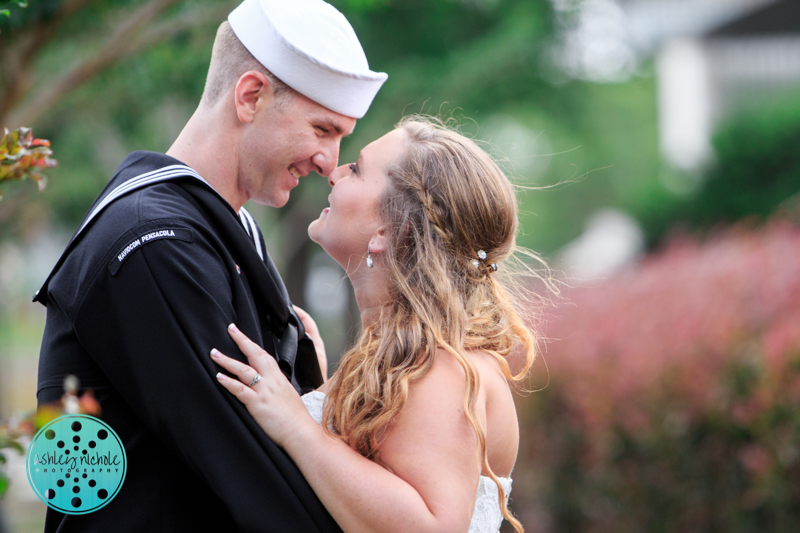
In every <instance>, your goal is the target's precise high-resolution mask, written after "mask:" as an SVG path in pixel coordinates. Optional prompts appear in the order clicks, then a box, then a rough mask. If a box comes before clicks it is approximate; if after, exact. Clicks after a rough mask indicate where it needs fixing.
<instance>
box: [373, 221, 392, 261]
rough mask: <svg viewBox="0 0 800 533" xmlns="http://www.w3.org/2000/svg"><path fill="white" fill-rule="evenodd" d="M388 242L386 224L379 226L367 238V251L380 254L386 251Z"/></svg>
mask: <svg viewBox="0 0 800 533" xmlns="http://www.w3.org/2000/svg"><path fill="white" fill-rule="evenodd" d="M388 244H389V242H388V237H387V235H386V226H381V227H379V228H378V229H377V231H375V234H374V235H373V236H372V238H371V239H370V240H369V251H370V252H371V253H373V254H381V253H383V252H385V251H386V248H387V246H388Z"/></svg>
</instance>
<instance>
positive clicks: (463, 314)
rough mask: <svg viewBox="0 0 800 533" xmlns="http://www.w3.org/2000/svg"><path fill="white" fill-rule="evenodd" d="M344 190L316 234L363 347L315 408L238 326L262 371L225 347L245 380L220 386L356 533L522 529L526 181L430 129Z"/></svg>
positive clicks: (220, 359) (457, 138)
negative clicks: (520, 247)
mask: <svg viewBox="0 0 800 533" xmlns="http://www.w3.org/2000/svg"><path fill="white" fill-rule="evenodd" d="M329 183H330V185H331V187H332V191H331V194H330V196H329V201H330V207H329V208H325V209H324V210H323V212H322V214H321V215H320V217H319V219H317V220H316V221H314V222H312V223H311V225H310V226H309V230H308V232H309V235H310V237H311V239H312V240H313V241H315V242H317V243H318V244H320V245H321V246H322V248H323V249H324V250H325V251H326V252H327V253H328V254H329V255H330V256H331V257H333V258H334V259H335V260H336V261H337V262H338V263H339V264H341V265H342V267H344V269H345V271H346V272H347V276H348V278H349V279H350V281H351V283H352V284H353V288H354V291H355V295H356V300H357V302H358V307H359V310H360V312H361V323H362V332H361V336H360V338H359V339H358V341H357V342H356V343H355V344H354V346H353V347H352V348H350V349H349V350H348V351H347V352H346V353H345V354H344V355H343V356H342V358H341V361H340V364H339V367H338V369H337V370H336V372H335V373H334V374H333V376H332V377H331V379H330V380H329V381H328V382H326V383H325V385H323V387H321V388H320V390H318V391H314V392H312V393H310V394H307V395H305V396H304V397H303V398H302V401H301V399H300V398H298V397H297V394H296V393H295V391H294V389H293V388H292V386H291V385H290V384H289V382H288V381H287V380H286V379H285V378H284V377H283V375H282V374H281V372H280V370H279V368H278V365H277V364H276V362H275V360H274V359H273V358H272V357H271V356H269V354H267V353H266V352H264V351H263V350H262V349H261V348H260V347H258V346H257V345H256V344H254V343H252V342H251V341H250V340H249V339H247V338H246V337H245V336H244V335H243V334H242V333H241V332H239V331H238V330H237V329H236V327H235V325H233V324H232V325H231V326H230V327H229V332H230V334H231V336H232V337H233V339H234V340H235V341H236V342H237V344H238V345H239V347H240V348H241V349H242V351H243V352H244V353H245V354H246V355H247V357H248V360H249V362H250V365H249V366H248V365H244V364H242V363H239V362H237V361H235V360H233V359H230V358H227V357H225V356H224V355H223V354H221V353H219V352H218V351H217V350H212V357H213V358H214V360H215V361H216V362H217V363H218V364H219V365H220V366H222V367H223V368H225V369H226V370H228V371H229V372H230V373H232V374H233V375H234V376H236V377H237V378H238V380H237V379H233V378H231V377H230V376H229V375H225V374H223V373H219V374H218V379H219V381H220V383H221V385H222V386H224V387H225V388H226V389H227V390H229V391H230V392H232V393H233V394H234V395H236V397H237V398H238V399H239V400H241V401H242V402H243V403H244V404H245V405H246V406H247V409H248V410H249V412H250V413H251V414H252V415H253V417H254V418H255V419H256V420H257V421H258V423H259V425H260V426H261V428H262V429H263V430H264V431H265V432H266V433H267V434H268V435H269V436H270V437H271V438H272V439H273V441H274V442H275V443H276V444H278V445H279V446H281V447H283V449H284V450H285V451H286V452H287V453H288V454H289V456H290V457H291V458H292V459H293V460H294V461H295V463H296V464H297V465H298V467H299V468H300V470H301V471H302V473H303V475H304V476H305V477H306V479H307V480H308V482H309V483H310V485H311V487H312V488H313V489H314V491H315V492H316V493H317V495H318V496H319V498H320V500H321V501H322V503H323V504H324V505H325V506H326V508H327V509H328V510H329V511H330V513H331V515H332V516H333V517H334V519H335V520H336V521H337V523H338V524H339V525H340V526H341V528H342V529H343V530H344V531H346V532H364V531H380V532H391V531H398V532H409V531H414V532H454V531H470V532H476V533H477V532H481V533H483V532H490V531H497V530H498V528H499V526H500V523H501V522H502V518H503V517H505V519H507V520H508V521H509V522H511V524H512V525H513V526H514V528H515V529H516V530H517V531H522V526H521V524H520V522H519V521H518V520H517V519H516V518H515V517H514V516H513V515H512V514H511V513H510V511H509V509H508V505H507V502H508V495H509V492H510V490H511V479H510V475H511V471H512V468H513V466H514V462H515V460H516V455H517V448H518V443H519V425H518V422H517V417H516V411H515V408H514V403H513V398H512V394H511V389H510V386H509V382H514V381H519V380H520V379H521V378H522V377H523V376H524V375H525V374H526V373H527V371H528V369H529V368H530V366H531V364H532V363H533V360H534V357H535V349H536V336H535V334H534V333H533V332H532V331H531V330H530V329H529V328H528V327H526V325H525V324H524V323H523V320H522V319H521V317H520V315H519V313H518V311H517V309H518V308H519V306H518V304H519V302H520V300H519V297H520V296H521V297H522V298H523V300H526V301H527V302H528V303H529V302H530V299H531V295H529V294H525V293H524V292H520V291H519V290H510V287H511V284H512V283H513V281H514V280H513V278H512V276H511V275H510V274H511V272H510V270H512V269H510V268H508V263H510V262H509V261H506V260H507V259H509V258H511V257H512V254H514V252H515V251H516V250H517V248H516V244H515V235H516V233H517V225H518V224H517V204H516V197H515V193H514V188H513V186H512V184H511V183H510V181H509V180H508V178H507V177H506V176H505V174H504V173H503V172H502V171H501V170H500V168H499V167H498V166H497V164H495V162H494V161H493V160H492V158H491V157H490V156H489V155H488V154H487V153H486V152H484V151H483V150H482V149H481V148H480V147H479V146H478V145H477V144H476V143H475V142H473V141H472V140H470V139H468V138H466V137H464V136H463V135H461V134H459V133H458V132H456V131H454V130H452V129H450V128H448V127H446V126H445V125H443V124H442V123H441V122H440V121H438V120H436V119H431V118H426V117H421V116H412V117H407V118H405V119H403V120H402V121H401V122H400V123H399V124H398V125H397V127H396V128H395V129H394V130H393V131H391V132H390V133H388V134H386V135H385V136H383V137H381V138H380V139H378V140H377V141H375V142H373V143H371V144H370V145H368V146H367V147H366V148H364V150H363V151H362V152H361V154H360V156H359V158H358V160H357V161H356V162H355V163H351V164H349V165H342V166H340V167H339V168H337V169H336V170H335V171H334V172H332V173H331V175H330V177H329ZM517 286H518V287H517V289H519V287H521V286H522V285H521V284H517ZM301 318H302V320H303V322H304V324H305V326H306V331H307V332H309V334H310V335H311V336H312V338H314V340H315V343H316V344H317V346H318V351H320V352H322V353H324V347H323V346H322V343H321V340H320V339H319V334H318V332H317V328H316V326H315V324H314V323H313V320H311V318H310V317H309V316H308V315H307V314H305V313H301ZM512 352H513V353H514V358H513V359H514V360H513V361H510V360H509V356H510V355H511V354H512ZM512 368H513V370H512ZM307 409H308V410H307ZM309 413H310V414H311V416H309ZM314 416H316V420H314V418H313V417H314ZM318 422H321V424H320V423H318Z"/></svg>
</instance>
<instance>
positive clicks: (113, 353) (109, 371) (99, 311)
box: [71, 227, 338, 531]
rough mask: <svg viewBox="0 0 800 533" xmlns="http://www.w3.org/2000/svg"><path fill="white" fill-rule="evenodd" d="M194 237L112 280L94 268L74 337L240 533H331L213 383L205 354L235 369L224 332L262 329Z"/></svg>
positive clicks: (142, 256) (289, 466)
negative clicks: (214, 353) (224, 358)
mask: <svg viewBox="0 0 800 533" xmlns="http://www.w3.org/2000/svg"><path fill="white" fill-rule="evenodd" d="M189 229H190V230H191V231H192V232H193V239H192V241H191V242H185V241H182V240H174V239H162V240H157V241H154V242H149V243H147V244H142V245H140V246H138V248H137V249H135V250H132V251H130V252H129V255H128V256H126V257H125V259H124V262H122V264H121V265H119V268H118V269H116V270H114V269H112V268H106V267H105V265H101V268H99V269H98V272H97V273H96V275H95V277H94V279H92V280H91V281H90V282H89V283H87V286H86V288H85V289H84V294H83V297H82V300H81V302H80V304H79V305H78V307H77V308H76V309H75V310H73V312H72V313H71V319H72V322H73V325H74V328H75V331H76V334H77V336H78V338H79V340H80V341H81V343H82V344H83V345H84V347H85V348H86V349H87V351H88V352H89V353H90V354H91V355H92V357H93V358H94V359H95V361H96V362H97V363H98V365H99V366H100V367H101V369H102V370H103V372H104V373H105V374H106V376H107V377H108V379H109V380H110V381H111V383H112V384H113V386H114V387H115V388H116V389H117V391H118V392H119V393H120V394H121V395H122V397H123V398H124V399H125V401H126V402H127V403H128V405H130V407H131V408H132V409H133V411H134V412H135V413H136V414H137V416H139V417H140V418H141V420H142V421H143V422H144V424H145V425H146V426H147V427H148V428H149V429H150V430H151V431H153V432H154V433H155V434H156V435H157V436H158V437H159V438H160V439H161V441H162V442H163V443H164V444H165V445H166V446H168V447H169V448H170V449H171V450H172V451H173V452H174V453H176V454H177V455H178V456H179V457H181V458H182V459H183V460H184V461H185V463H186V464H187V465H188V466H189V467H190V468H192V470H194V471H195V472H196V473H197V474H198V476H199V477H201V478H203V479H205V480H206V482H207V483H208V484H209V486H210V487H211V488H212V489H213V490H214V491H215V493H216V494H217V495H218V496H219V497H220V498H221V499H222V500H223V501H224V502H225V504H226V505H227V507H228V509H229V510H230V512H231V514H232V515H233V517H234V519H235V520H236V522H237V524H238V526H239V527H240V528H241V529H242V530H243V531H317V530H320V531H338V527H337V526H336V524H335V522H334V521H333V520H332V519H331V518H330V516H329V515H328V514H327V512H326V511H325V510H324V508H323V507H322V506H321V504H320V503H319V501H318V500H317V498H316V496H315V495H314V494H313V492H311V490H310V488H309V487H308V485H307V483H306V482H305V480H304V479H303V478H302V476H301V474H300V473H299V471H298V470H297V468H296V467H295V466H294V464H293V463H292V462H291V461H290V460H289V459H288V458H287V457H286V455H285V454H284V453H283V452H282V451H280V450H279V449H278V448H277V447H276V446H275V445H274V444H273V443H272V442H271V441H270V440H269V439H268V438H267V437H266V436H265V435H264V434H263V432H261V430H260V429H259V428H258V426H257V425H256V424H255V422H254V421H253V420H252V418H251V417H250V416H249V415H248V414H247V412H246V411H245V410H244V409H243V407H242V406H241V405H239V402H238V401H236V400H235V398H232V397H231V396H230V395H229V394H228V393H227V392H226V391H224V390H223V389H222V388H221V387H220V386H219V385H218V384H217V382H216V380H215V379H214V377H213V376H214V375H215V374H216V372H218V371H219V368H218V367H216V366H215V365H214V364H213V363H212V362H211V360H210V358H209V357H208V352H209V350H210V349H211V347H212V346H219V347H223V348H224V349H226V350H227V351H228V352H227V353H230V354H239V357H242V356H241V354H240V352H239V351H238V349H237V348H236V345H235V344H234V343H233V342H232V341H231V340H230V337H229V336H228V335H227V333H226V326H227V325H228V324H229V323H231V322H234V321H236V322H237V323H239V324H242V326H241V327H243V329H244V328H247V329H246V331H247V330H249V331H248V333H249V334H252V335H254V336H255V338H260V337H261V335H260V330H259V325H258V324H259V322H258V317H256V316H255V311H254V309H253V307H252V306H251V305H250V302H249V301H248V299H247V295H246V289H245V286H244V285H243V283H242V281H241V280H239V279H236V278H235V277H234V276H236V274H232V273H231V271H232V270H233V272H235V270H234V269H232V268H231V266H232V265H226V264H225V263H224V261H225V259H224V258H223V255H221V254H220V253H218V251H217V250H218V248H219V242H218V241H216V239H215V237H214V236H213V235H209V234H206V233H204V229H203V228H202V227H194V228H189ZM118 245H119V243H117V244H116V245H115V246H118ZM110 251H113V250H110ZM109 257H114V255H113V254H111V255H109ZM112 263H113V262H112ZM112 263H109V264H112ZM112 271H113V272H112ZM245 275H246V273H245Z"/></svg>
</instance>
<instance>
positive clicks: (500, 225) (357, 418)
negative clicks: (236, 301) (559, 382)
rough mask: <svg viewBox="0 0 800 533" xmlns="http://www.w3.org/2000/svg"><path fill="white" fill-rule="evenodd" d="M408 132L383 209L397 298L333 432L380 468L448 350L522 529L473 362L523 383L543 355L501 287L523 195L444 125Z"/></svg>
mask: <svg viewBox="0 0 800 533" xmlns="http://www.w3.org/2000/svg"><path fill="white" fill-rule="evenodd" d="M396 128H399V129H402V130H404V131H405V132H406V134H407V139H408V140H407V144H408V146H407V152H406V154H405V156H404V157H403V158H402V160H401V161H399V162H398V163H397V164H396V165H395V167H394V168H392V169H391V171H390V172H389V185H388V186H387V190H386V192H385V196H384V197H383V199H382V202H381V207H380V209H381V215H382V219H383V221H384V223H386V225H387V228H388V236H389V238H388V240H389V245H388V248H387V250H386V252H385V254H384V257H383V258H382V263H381V264H382V265H385V268H387V272H388V276H389V278H390V283H389V285H390V287H391V289H390V290H391V291H392V294H391V297H390V298H389V299H388V300H387V301H388V303H387V304H386V305H385V306H384V308H383V309H382V311H381V314H380V318H379V320H378V321H377V322H375V323H374V324H372V325H370V326H369V327H367V328H366V329H365V330H364V331H363V332H362V334H361V337H360V339H359V340H358V341H357V342H356V344H355V345H354V346H353V347H352V348H351V349H350V350H348V351H347V352H346V353H345V354H344V355H343V356H342V359H341V362H340V365H339V368H338V370H337V371H336V373H335V374H334V376H333V378H332V380H331V383H330V386H329V389H328V398H329V400H330V401H328V402H326V407H325V411H324V421H323V427H330V431H331V432H332V433H333V434H335V435H337V436H338V437H339V438H341V439H342V440H344V441H345V442H347V443H348V444H349V445H350V446H351V447H353V448H354V449H355V450H357V451H358V452H359V453H361V454H362V455H364V456H366V457H369V458H371V459H373V460H375V461H376V462H378V463H380V462H381V461H380V448H381V436H382V435H383V433H384V430H385V429H386V428H387V427H388V425H389V423H390V422H391V421H392V420H393V419H394V418H395V417H396V416H397V415H398V413H400V410H401V409H402V408H403V405H404V404H405V402H406V400H407V398H408V389H409V384H410V383H411V382H412V381H413V380H414V379H417V378H420V377H422V376H424V375H425V374H426V373H427V372H428V370H430V368H431V366H432V365H433V362H434V359H435V357H436V352H437V349H438V348H442V349H444V350H446V351H447V352H449V353H451V354H452V355H453V356H454V357H455V358H456V359H457V360H458V362H459V363H460V364H461V366H462V368H463V369H464V372H465V373H466V383H467V387H466V393H465V395H464V410H465V412H466V415H467V418H468V419H469V422H470V424H471V425H472V427H473V428H474V430H475V433H476V435H477V439H478V443H479V451H480V463H481V464H480V466H481V469H482V472H483V473H484V475H488V476H489V477H490V478H491V479H493V480H494V482H495V483H496V484H497V487H498V489H499V492H500V506H501V509H502V512H503V516H504V517H505V518H506V519H507V520H508V521H509V522H511V523H512V524H513V526H514V528H515V529H516V530H517V531H522V525H521V524H520V522H519V521H518V520H517V519H516V518H515V517H514V516H513V515H512V514H511V512H510V511H509V509H508V507H507V505H506V498H505V491H504V490H503V487H502V486H501V484H500V482H499V480H498V478H497V476H496V475H495V474H494V472H492V469H491V467H490V466H489V463H488V459H487V457H488V455H487V450H486V435H485V431H484V428H483V427H482V426H481V424H480V422H479V420H478V417H477V413H476V407H475V404H476V400H477V398H478V390H479V388H480V379H479V376H478V372H477V370H476V367H475V365H474V363H473V362H472V359H471V358H470V356H469V354H468V352H469V350H480V351H483V352H486V353H488V354H491V355H492V356H493V357H494V358H495V359H496V360H497V362H498V363H499V365H500V368H501V369H502V371H503V373H504V374H505V376H506V378H508V379H509V380H513V381H518V380H520V379H521V378H522V377H523V376H524V375H525V374H526V373H527V371H528V369H529V368H530V366H531V364H532V363H533V360H534V357H535V353H536V352H535V348H536V336H535V335H534V334H533V333H532V332H531V331H530V330H529V329H528V328H527V327H526V326H525V324H524V323H523V320H522V319H521V317H520V315H519V314H518V313H517V311H516V309H515V305H514V303H513V302H512V297H511V294H512V293H511V292H509V291H508V290H507V289H506V288H505V285H506V284H505V283H504V282H503V281H501V279H500V278H501V277H502V278H509V277H510V276H508V274H509V272H507V265H504V264H502V262H503V260H505V259H507V258H509V257H511V256H512V254H513V253H514V252H515V250H516V240H515V236H516V233H517V202H516V196H515V193H514V187H513V185H512V184H511V183H510V181H509V180H508V178H507V177H506V176H505V174H504V173H503V172H502V171H501V170H500V168H498V166H497V164H495V162H494V161H493V159H492V158H491V157H490V156H489V155H488V154H487V153H486V152H485V151H483V150H482V149H481V148H480V147H479V146H478V145H477V144H476V143H475V142H474V141H472V140H470V139H468V138H466V137H464V136H463V135H461V134H459V133H458V132H456V131H454V130H452V129H450V128H448V127H447V126H446V125H445V124H444V123H443V122H442V121H440V120H438V119H435V118H432V117H423V116H419V115H413V116H409V117H406V118H404V119H403V120H402V121H401V122H400V123H399V124H398V125H397V126H396ZM479 250H483V251H485V253H486V257H485V258H484V259H483V260H479V257H478V251H479ZM476 260H478V261H477V265H478V266H477V267H476V266H474V264H473V263H474V262H475V261H476ZM493 265H498V270H497V271H495V269H494V268H493ZM512 292H513V291H512ZM512 350H514V351H515V352H520V351H521V352H522V353H524V357H523V359H524V361H523V364H521V365H520V367H521V368H520V369H519V370H518V371H517V372H516V373H513V372H512V370H511V368H510V366H509V364H508V361H507V357H508V355H509V354H510V353H511V352H512ZM515 366H516V365H515ZM384 466H385V465H384Z"/></svg>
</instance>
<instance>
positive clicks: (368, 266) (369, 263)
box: [367, 244, 373, 268]
mask: <svg viewBox="0 0 800 533" xmlns="http://www.w3.org/2000/svg"><path fill="white" fill-rule="evenodd" d="M372 264H373V263H372V252H370V250H369V244H368V245H367V268H372Z"/></svg>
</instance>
